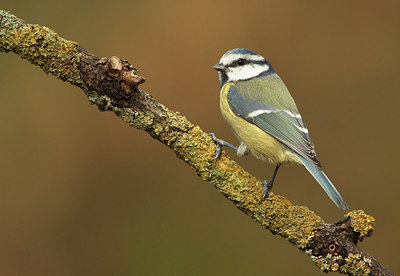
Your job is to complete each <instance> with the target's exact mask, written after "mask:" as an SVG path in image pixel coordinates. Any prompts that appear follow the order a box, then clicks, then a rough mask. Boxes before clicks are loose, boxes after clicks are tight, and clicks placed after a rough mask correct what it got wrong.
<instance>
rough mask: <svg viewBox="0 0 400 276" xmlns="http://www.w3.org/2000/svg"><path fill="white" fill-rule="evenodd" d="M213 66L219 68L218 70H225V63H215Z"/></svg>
mask: <svg viewBox="0 0 400 276" xmlns="http://www.w3.org/2000/svg"><path fill="white" fill-rule="evenodd" d="M213 68H214V69H215V70H217V71H224V70H225V67H224V65H223V64H221V63H218V64H215V65H214V66H213Z"/></svg>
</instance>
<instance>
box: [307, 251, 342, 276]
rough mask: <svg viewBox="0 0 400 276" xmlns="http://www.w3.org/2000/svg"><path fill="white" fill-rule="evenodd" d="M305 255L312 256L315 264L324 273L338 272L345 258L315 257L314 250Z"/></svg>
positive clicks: (332, 256) (338, 256)
mask: <svg viewBox="0 0 400 276" xmlns="http://www.w3.org/2000/svg"><path fill="white" fill-rule="evenodd" d="M305 253H306V254H307V255H309V256H310V258H311V260H312V261H313V262H314V264H315V265H316V266H318V267H319V269H321V271H323V272H329V271H338V270H339V269H340V266H341V264H342V263H343V257H342V256H340V255H337V256H335V255H332V254H327V255H326V256H314V255H312V250H306V251H305Z"/></svg>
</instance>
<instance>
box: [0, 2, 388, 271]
mask: <svg viewBox="0 0 400 276" xmlns="http://www.w3.org/2000/svg"><path fill="white" fill-rule="evenodd" d="M0 52H6V53H8V52H14V53H15V54H17V55H19V56H20V57H21V58H24V59H26V60H28V61H30V62H31V63H32V64H35V65H38V66H40V68H41V69H42V70H43V71H44V72H45V73H47V74H51V75H54V76H55V77H57V78H59V79H61V80H63V81H66V82H69V83H71V84H73V85H76V86H78V87H80V88H81V89H82V90H83V91H84V92H85V93H86V95H87V96H88V99H89V101H90V103H92V104H94V105H97V107H98V108H99V110H100V111H112V112H114V113H115V114H116V115H117V116H118V117H119V118H121V119H122V120H123V121H124V122H126V123H127V124H129V125H130V126H133V127H135V128H137V129H140V130H144V131H146V132H148V133H149V134H150V135H151V136H152V137H153V138H154V139H157V140H158V141H160V142H162V143H163V144H165V145H166V146H168V147H169V148H171V149H172V150H173V151H174V152H175V153H176V155H177V156H178V157H179V158H180V159H182V160H183V161H184V162H186V163H187V164H188V165H189V166H190V167H191V168H193V170H194V171H195V172H196V173H197V174H198V175H199V176H200V177H201V178H202V179H204V180H205V181H208V182H209V183H211V184H212V185H214V187H215V188H216V189H217V190H218V191H219V192H220V193H222V194H223V195H224V196H225V197H226V198H227V199H229V200H230V201H232V202H233V203H234V204H235V205H236V207H237V208H239V209H240V210H241V211H243V212H244V213H245V214H247V215H249V216H250V217H252V218H253V220H254V221H256V222H258V223H259V224H260V225H262V226H263V227H265V228H266V229H269V230H270V231H271V232H272V233H273V234H278V235H280V236H282V237H283V238H285V239H286V240H288V241H289V242H291V243H292V244H294V245H295V246H296V247H297V248H299V249H300V250H302V251H304V252H305V253H307V254H308V255H310V258H311V259H312V260H313V261H314V263H315V264H316V265H317V266H318V267H320V269H322V270H323V271H338V272H342V273H352V274H353V275H367V274H370V275H391V274H390V272H389V271H387V270H386V269H385V268H384V267H383V266H382V265H381V264H379V263H378V262H377V261H376V260H375V259H374V258H372V257H371V256H369V255H368V254H367V253H366V252H364V251H362V250H361V249H360V248H359V247H358V246H357V242H359V241H361V240H362V239H363V238H364V237H367V236H370V235H371V233H372V231H373V226H374V219H373V218H372V217H371V216H369V215H367V214H365V213H364V212H363V211H352V212H349V213H348V214H347V215H346V216H345V218H344V219H343V220H341V221H339V222H336V223H331V224H327V223H324V221H323V220H322V218H321V217H319V216H318V215H316V214H315V213H314V212H313V211H311V210H310V209H308V208H307V207H305V206H297V205H293V204H292V203H291V202H290V201H289V200H288V199H286V198H284V197H282V196H279V195H274V194H273V193H270V196H269V197H268V198H267V199H266V200H264V201H263V202H260V201H259V198H260V196H261V194H262V193H263V184H262V183H261V182H260V181H259V180H257V179H256V178H255V177H254V176H252V175H251V174H249V173H248V172H246V171H245V170H243V168H241V167H240V166H239V165H238V164H237V163H236V162H234V161H233V160H232V159H231V158H230V157H229V156H227V155H226V154H225V153H224V152H223V153H222V154H221V156H220V157H219V158H218V159H217V160H215V161H213V162H210V159H211V158H212V156H213V154H214V152H215V149H216V147H215V144H214V143H213V141H212V140H211V139H210V137H209V136H208V135H207V133H204V132H203V131H202V130H201V128H200V127H199V126H196V125H194V124H192V123H191V122H189V121H188V120H187V119H186V117H184V116H182V115H181V114H179V112H174V111H171V110H169V109H168V108H167V107H165V106H164V105H162V104H160V103H159V102H157V101H156V100H155V99H154V98H153V97H152V96H151V95H149V94H148V93H146V92H145V91H143V90H142V89H140V88H139V85H140V84H141V83H143V82H144V81H145V79H144V78H143V77H142V76H140V75H139V72H138V70H137V69H135V68H134V67H133V66H132V65H131V64H130V63H129V62H128V61H126V60H123V59H120V58H118V57H115V56H114V57H111V58H99V57H96V56H95V55H93V54H91V53H89V52H88V51H86V50H85V49H84V48H82V47H81V46H79V45H78V43H76V42H72V41H69V40H65V39H63V38H61V37H60V36H59V35H58V34H57V33H55V32H54V31H53V30H51V29H49V28H47V27H44V26H39V25H31V24H27V23H26V22H24V21H23V20H21V19H18V18H17V17H16V16H14V15H12V14H10V13H8V12H5V11H2V10H0Z"/></svg>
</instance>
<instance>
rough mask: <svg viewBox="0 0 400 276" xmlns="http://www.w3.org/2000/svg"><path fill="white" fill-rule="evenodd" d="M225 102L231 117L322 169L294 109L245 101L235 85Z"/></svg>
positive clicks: (305, 129) (306, 132)
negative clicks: (249, 125) (251, 125)
mask: <svg viewBox="0 0 400 276" xmlns="http://www.w3.org/2000/svg"><path fill="white" fill-rule="evenodd" d="M228 102H229V106H230V108H231V109H232V111H233V112H234V113H235V114H237V115H239V116H240V117H242V118H243V119H245V120H246V121H248V122H250V123H252V124H255V125H256V126H258V127H259V128H261V129H262V130H264V131H265V132H267V133H268V134H269V135H271V136H273V137H274V138H275V139H277V140H278V141H280V142H281V143H282V144H284V145H286V146H287V147H288V148H290V149H291V150H293V151H294V152H296V153H297V154H299V155H300V156H302V157H304V158H305V159H307V160H310V161H311V162H312V163H313V164H314V165H316V166H317V167H319V168H321V167H322V166H321V163H320V162H319V160H318V158H317V155H316V153H315V150H314V144H313V142H312V140H311V137H310V134H309V133H308V129H307V126H306V124H305V122H304V121H303V119H302V118H301V116H300V113H299V112H298V111H297V110H296V109H292V110H289V109H280V108H276V107H273V106H271V105H268V104H265V103H260V102H257V101H254V100H251V99H245V98H243V96H242V95H241V93H240V91H239V90H238V88H237V87H236V86H235V85H232V86H231V87H230V88H229V93H228Z"/></svg>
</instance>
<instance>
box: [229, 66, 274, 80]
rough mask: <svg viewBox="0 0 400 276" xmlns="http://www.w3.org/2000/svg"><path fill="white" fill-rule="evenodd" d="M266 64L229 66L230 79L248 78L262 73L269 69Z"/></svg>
mask: <svg viewBox="0 0 400 276" xmlns="http://www.w3.org/2000/svg"><path fill="white" fill-rule="evenodd" d="M268 69H269V67H268V65H266V64H247V65H245V66H241V67H233V68H229V71H227V72H226V74H227V75H228V78H229V80H230V81H237V80H246V79H250V78H253V77H256V76H258V75H260V74H261V73H262V72H265V71H268Z"/></svg>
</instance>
